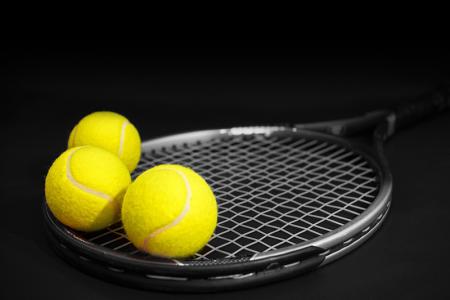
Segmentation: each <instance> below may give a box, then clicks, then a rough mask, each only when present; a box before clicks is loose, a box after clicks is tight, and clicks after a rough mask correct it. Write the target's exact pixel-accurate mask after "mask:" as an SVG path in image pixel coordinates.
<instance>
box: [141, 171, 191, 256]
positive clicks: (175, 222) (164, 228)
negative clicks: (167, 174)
mask: <svg viewBox="0 0 450 300" xmlns="http://www.w3.org/2000/svg"><path fill="white" fill-rule="evenodd" d="M158 170H168V171H174V172H175V173H177V174H178V175H180V177H181V178H182V179H183V182H184V185H185V187H186V200H185V203H184V208H183V210H182V211H181V213H180V214H179V215H178V216H177V217H176V218H175V219H174V220H173V221H172V222H170V223H169V224H167V225H164V226H162V227H160V228H158V229H156V230H155V231H153V232H151V233H150V234H149V235H148V236H147V237H146V238H145V239H144V242H143V244H142V246H143V247H142V248H143V249H144V250H146V249H147V246H148V242H149V241H150V240H151V239H152V238H154V237H155V236H157V235H158V234H161V233H163V232H164V231H167V230H169V229H170V228H172V227H174V226H176V225H178V223H180V222H181V220H183V219H184V217H185V216H186V214H187V213H188V212H189V209H190V206H191V198H192V190H191V186H190V185H189V181H188V179H187V177H186V175H184V173H183V172H181V171H179V170H175V169H170V168H161V169H158Z"/></svg>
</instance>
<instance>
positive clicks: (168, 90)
mask: <svg viewBox="0 0 450 300" xmlns="http://www.w3.org/2000/svg"><path fill="white" fill-rule="evenodd" d="M0 54H1V57H2V59H1V67H2V68H1V69H2V71H1V72H2V77H3V80H2V81H3V83H5V84H6V86H5V88H4V89H2V90H3V91H4V92H5V94H4V95H3V96H2V97H1V98H2V99H1V100H2V104H1V110H2V123H3V126H2V138H1V141H2V147H1V156H0V157H1V166H2V167H1V179H2V180H1V186H2V188H1V201H2V206H1V207H2V217H1V219H0V237H1V239H0V269H1V276H2V277H3V278H1V281H0V296H1V298H6V299H13V298H14V299H17V298H29V297H32V298H44V297H45V298H47V299H52V298H64V299H85V298H87V297H89V298H94V297H95V299H120V298H127V299H178V298H187V299H194V297H195V299H206V298H210V297H211V295H180V294H167V293H158V292H150V291H142V290H135V289H130V288H126V287H121V286H117V285H114V284H110V283H108V282H104V281H102V280H99V279H97V278H93V277H91V276H89V275H85V274H84V273H81V272H80V271H78V270H76V269H74V268H73V267H71V266H69V265H67V264H66V263H65V262H64V261H62V260H61V259H60V258H58V257H56V256H55V254H54V253H53V252H52V250H51V248H50V247H49V245H48V243H47V241H46V238H45V236H44V231H43V220H42V217H41V210H40V205H41V202H42V200H43V190H44V189H43V187H44V178H45V174H46V172H47V170H48V168H49V166H50V164H51V163H52V161H53V160H54V159H55V158H56V157H57V156H58V155H59V153H61V152H62V151H63V150H64V149H65V147H66V143H67V138H68V134H69V132H70V130H71V128H72V126H73V125H74V124H75V123H76V122H77V121H78V120H79V119H80V118H82V117H83V116H84V115H85V114H87V113H90V112H92V111H96V110H113V111H117V112H119V113H122V114H124V115H125V116H127V117H128V118H129V119H130V120H131V121H132V122H133V123H134V124H135V125H136V127H137V128H138V129H139V130H140V132H141V136H142V139H143V140H146V139H149V138H153V137H157V136H162V135H166V134H170V133H176V132H183V131H187V130H196V129H205V128H220V127H229V126H236V125H253V124H263V125H265V124H279V123H282V124H292V123H297V122H310V121H319V120H326V119H330V118H339V117H349V116H353V115H355V114H359V113H363V112H365V111H369V110H371V109H374V108H379V107H386V106H391V105H394V104H395V103H399V102H401V101H404V100H407V99H410V98H413V97H414V96H416V95H418V94H420V93H422V92H423V91H426V90H428V89H430V88H432V87H434V86H435V85H436V84H438V83H440V82H442V81H443V80H446V79H447V80H448V79H449V78H450V77H449V71H450V68H449V67H450V47H449V43H448V41H431V40H415V41H414V40H408V41H398V40H397V41H392V40H391V41H388V40H362V41H355V40H352V41H344V40H339V41H338V40H304V41H124V40H122V41H98V40H96V41H42V40H40V41H23V40H22V41H3V42H2V45H1V50H0ZM449 129H450V115H449V113H447V114H443V115H440V116H438V117H437V118H435V119H433V120H429V121H427V122H424V123H422V124H420V125H419V126H415V127H414V128H411V129H409V130H406V131H403V132H401V133H399V134H398V135H397V136H396V138H395V139H393V140H392V141H390V142H389V143H388V145H387V149H386V152H387V156H388V159H389V162H390V164H391V169H392V172H393V174H394V180H395V183H394V186H395V187H394V195H393V197H394V202H393V206H392V210H391V213H390V215H389V216H388V218H387V220H386V222H385V224H384V225H383V226H382V228H381V230H380V231H379V232H378V233H377V234H376V235H375V236H374V237H373V238H371V239H370V240H369V241H368V242H367V243H365V244H364V245H363V246H362V247H360V248H359V249H358V250H357V251H355V252H352V253H351V254H350V255H348V256H346V257H344V258H342V259H340V260H339V261H337V262H335V263H333V264H331V265H328V266H327V267H325V268H322V269H320V270H318V271H315V272H313V273H310V274H306V275H304V276H300V277H297V278H294V279H291V280H287V281H283V282H279V283H274V284H270V285H267V286H264V287H259V288H252V289H247V290H241V291H236V292H228V293H218V294H216V295H214V297H216V299H229V298H230V297H232V298H233V299H249V298H253V297H254V298H257V297H258V298H264V297H267V298H269V299H271V298H275V297H276V298H277V299H288V298H293V297H299V298H300V297H301V298H302V299H310V298H320V299H334V298H346V299H361V298H373V299H379V298H383V299H385V298H400V297H401V298H408V299H411V298H425V297H433V298H446V297H447V298H448V297H449V296H450V291H449V288H448V280H449V278H450V271H449V267H450V259H449V258H448V257H449V255H448V253H450V242H449V233H450V218H449V217H448V215H449V213H450V204H449V203H450V192H449V189H448V185H449V184H450V181H449V178H450V177H449V175H448V171H449V170H450V138H449V133H448V131H449Z"/></svg>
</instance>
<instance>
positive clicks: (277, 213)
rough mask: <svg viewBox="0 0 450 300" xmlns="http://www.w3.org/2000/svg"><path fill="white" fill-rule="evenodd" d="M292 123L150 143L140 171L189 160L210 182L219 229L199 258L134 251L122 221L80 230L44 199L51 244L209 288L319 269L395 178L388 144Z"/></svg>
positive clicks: (112, 274)
mask: <svg viewBox="0 0 450 300" xmlns="http://www.w3.org/2000/svg"><path fill="white" fill-rule="evenodd" d="M375 149H376V150H375V151H373V150H371V148H368V147H363V146H361V145H359V144H356V143H354V142H352V141H351V140H348V139H343V138H340V137H336V136H333V135H329V134H324V133H319V132H314V131H309V130H302V129H298V128H290V127H239V128H231V129H220V130H205V131H197V132H191V133H184V134H178V135H172V136H168V137H164V138H158V139H154V140H149V141H147V142H144V143H143V145H142V150H143V151H142V159H141V162H140V163H139V165H138V167H137V169H136V171H135V172H134V173H133V174H132V176H133V177H134V178H135V177H136V176H138V175H139V174H140V173H141V172H143V171H145V170H147V169H148V168H151V167H152V166H154V165H157V164H161V163H178V164H182V165H185V166H188V167H191V168H192V169H194V170H195V171H196V172H198V173H199V174H200V175H202V176H203V177H204V178H205V179H206V181H207V182H208V183H209V184H210V185H211V187H212V188H213V190H214V192H215V194H216V197H217V201H218V205H219V221H218V227H217V229H216V232H215V234H214V236H213V237H212V239H211V240H210V241H209V243H208V245H207V246H206V247H205V248H204V249H203V250H202V251H200V252H199V253H198V254H197V255H196V256H194V257H191V258H187V259H183V260H172V259H162V258H156V257H152V256H150V255H148V254H145V253H142V252H140V251H138V250H137V249H135V248H134V247H133V246H132V244H131V243H129V241H128V240H127V239H126V236H125V234H124V232H123V228H121V225H120V223H119V224H115V225H113V226H111V227H110V228H107V229H106V230H103V231H100V232H95V233H89V234H88V233H82V232H77V231H75V230H73V229H70V228H68V227H66V226H64V225H63V224H61V223H60V222H58V221H57V220H56V219H55V218H54V217H53V216H52V214H51V212H50V211H49V210H48V208H47V206H46V205H45V203H44V206H43V208H44V217H45V220H46V224H47V228H48V233H49V236H50V241H51V242H52V245H54V246H55V248H56V249H57V251H58V253H59V254H61V255H62V256H63V257H64V258H66V259H67V260H68V261H70V262H72V263H73V264H74V265H77V266H78V267H80V268H82V269H84V270H86V271H88V272H90V273H94V274H97V275H101V276H102V277H104V278H109V279H111V280H114V281H115V282H119V283H122V284H130V285H133V286H138V287H141V288H150V289H163V290H174V289H176V290H183V291H211V290H221V289H230V288H238V287H243V286H251V285H256V284H261V283H265V282H268V281H274V280H279V279H283V278H285V277H290V276H294V275H296V274H299V273H301V272H304V271H307V270H310V269H314V268H317V267H320V266H322V265H324V264H326V263H328V262H331V261H333V260H335V259H337V258H339V257H341V256H342V255H344V254H346V253H348V252H349V251H351V250H353V249H354V248H356V247H357V246H358V245H360V244H361V243H362V242H364V241H365V240H366V239H367V238H368V237H369V236H371V235H372V234H373V233H374V232H375V231H376V230H377V229H378V228H379V226H380V225H381V224H382V222H383V220H384V219H385V217H386V215H387V212H388V210H389V205H390V197H391V190H392V177H391V175H390V173H389V171H388V168H387V165H386V163H385V160H384V158H383V156H382V153H381V149H380V148H375Z"/></svg>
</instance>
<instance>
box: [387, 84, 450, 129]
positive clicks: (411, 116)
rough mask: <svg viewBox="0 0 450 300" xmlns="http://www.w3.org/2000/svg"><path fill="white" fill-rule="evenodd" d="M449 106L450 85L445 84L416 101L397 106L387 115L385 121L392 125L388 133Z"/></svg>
mask: <svg viewBox="0 0 450 300" xmlns="http://www.w3.org/2000/svg"><path fill="white" fill-rule="evenodd" d="M449 107H450V86H449V85H448V84H446V85H443V86H440V87H439V88H438V89H436V90H435V91H433V92H431V93H428V94H426V95H423V96H422V97H420V98H419V99H417V100H416V101H413V102H410V103H407V104H404V105H401V106H399V107H397V108H396V109H395V110H394V113H393V114H391V115H389V116H388V117H387V121H388V123H391V127H392V128H391V130H390V131H391V132H389V133H388V135H392V133H393V132H394V131H397V130H399V129H402V128H405V127H408V126H409V125H412V124H414V123H417V122H419V121H420V120H422V119H425V118H427V117H429V116H431V115H434V114H436V113H439V112H442V111H444V110H446V109H448V108H449ZM392 125H393V126H392Z"/></svg>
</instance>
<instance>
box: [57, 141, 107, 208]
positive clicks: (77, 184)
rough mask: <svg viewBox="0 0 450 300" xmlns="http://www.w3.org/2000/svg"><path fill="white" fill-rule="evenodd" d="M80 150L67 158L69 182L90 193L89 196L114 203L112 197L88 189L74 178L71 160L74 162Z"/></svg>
mask: <svg viewBox="0 0 450 300" xmlns="http://www.w3.org/2000/svg"><path fill="white" fill-rule="evenodd" d="M78 150H80V149H75V150H73V151H72V152H71V153H70V154H69V157H68V158H67V163H66V176H67V179H69V181H70V182H71V183H72V184H73V185H74V186H76V187H77V188H79V189H80V190H82V191H83V192H86V193H89V194H91V195H94V196H98V197H101V198H103V199H105V200H107V201H108V202H113V201H114V198H113V197H111V196H110V195H108V194H105V193H103V192H100V191H96V190H94V189H91V188H89V187H87V186H84V185H83V184H81V183H79V182H78V181H77V180H76V179H75V178H74V177H73V175H72V171H71V170H70V169H71V167H70V162H71V160H72V156H73V155H74V154H75V152H77V151H78Z"/></svg>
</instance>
